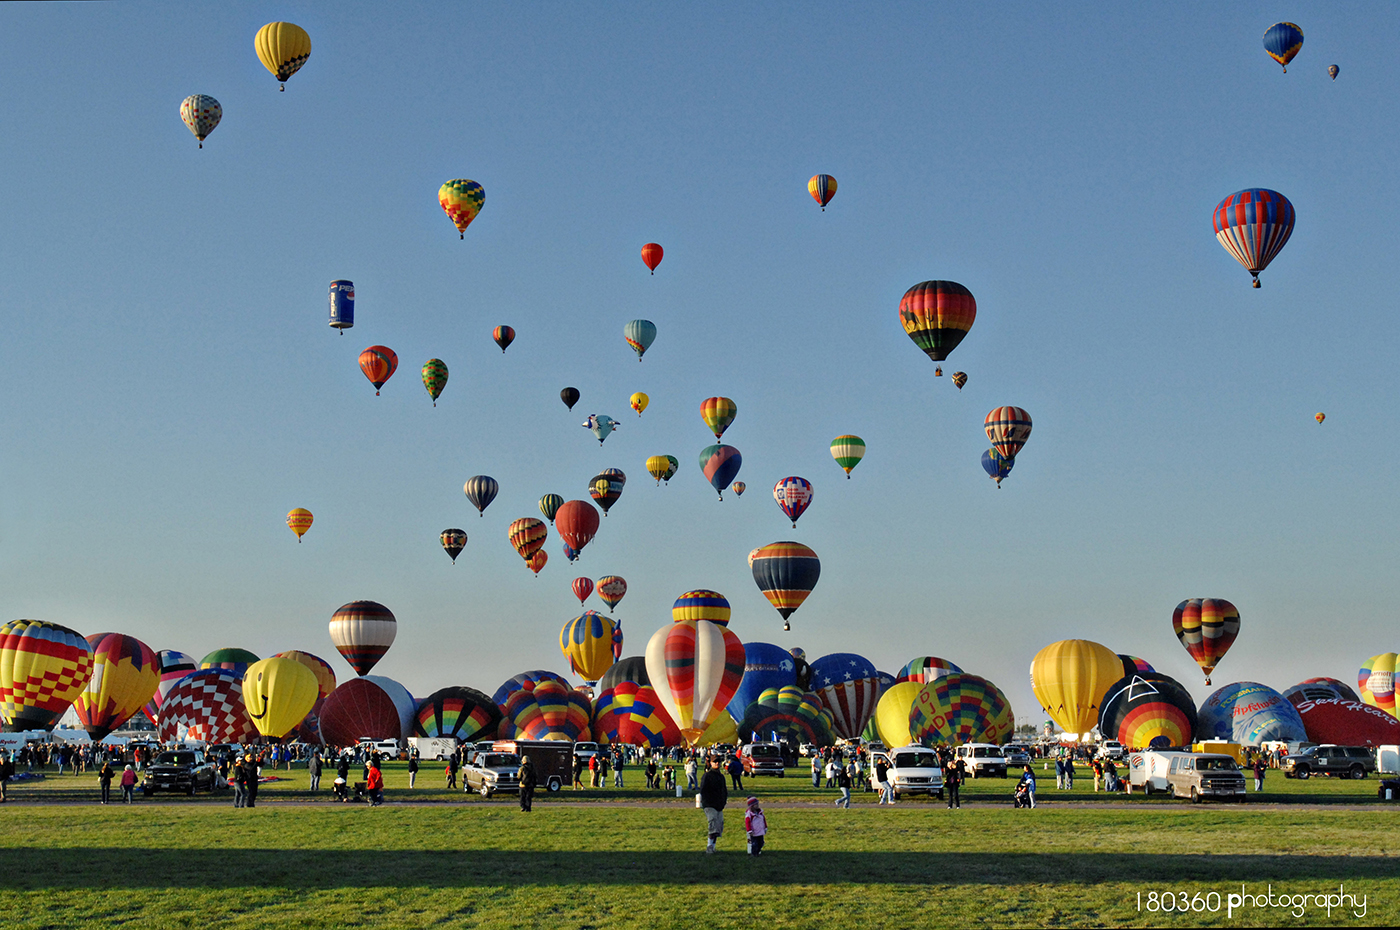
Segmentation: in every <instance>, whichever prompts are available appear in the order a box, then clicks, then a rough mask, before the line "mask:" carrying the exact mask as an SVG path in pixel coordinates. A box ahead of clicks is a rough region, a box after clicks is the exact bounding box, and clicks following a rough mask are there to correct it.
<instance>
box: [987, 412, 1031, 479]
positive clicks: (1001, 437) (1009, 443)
mask: <svg viewBox="0 0 1400 930" xmlns="http://www.w3.org/2000/svg"><path fill="white" fill-rule="evenodd" d="M982 426H983V427H984V428H985V429H986V431H987V438H988V439H990V440H991V441H992V448H993V449H995V450H996V451H997V453H998V454H1000V455H1001V457H1002V458H1007V459H1014V458H1015V457H1016V454H1017V453H1018V452H1020V451H1021V447H1022V446H1024V445H1025V444H1026V440H1027V439H1030V438H1031V415H1030V414H1029V413H1027V412H1026V411H1025V410H1023V409H1021V408H1020V407H996V408H994V409H992V410H991V411H989V412H988V413H987V417H986V419H985V420H983V421H982ZM1010 470H1011V469H1010V468H1009V467H1008V468H1007V471H1010Z"/></svg>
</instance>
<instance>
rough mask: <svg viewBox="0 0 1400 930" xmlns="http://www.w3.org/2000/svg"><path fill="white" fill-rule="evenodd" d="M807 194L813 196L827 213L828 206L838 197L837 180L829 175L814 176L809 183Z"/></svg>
mask: <svg viewBox="0 0 1400 930" xmlns="http://www.w3.org/2000/svg"><path fill="white" fill-rule="evenodd" d="M807 193H809V194H811V195H812V199H813V200H815V201H816V202H817V203H818V205H820V206H821V208H822V212H823V213H825V212H826V205H827V204H829V203H831V198H832V197H835V196H836V179H835V178H833V177H832V176H831V175H829V174H814V175H812V179H811V180H810V181H808V182H807Z"/></svg>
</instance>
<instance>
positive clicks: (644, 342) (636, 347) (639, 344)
mask: <svg viewBox="0 0 1400 930" xmlns="http://www.w3.org/2000/svg"><path fill="white" fill-rule="evenodd" d="M622 337H623V338H624V339H626V340H627V344H628V345H629V346H631V347H632V351H634V352H636V353H637V361H639V362H640V361H641V360H642V356H643V355H645V354H646V351H647V349H650V348H651V344H652V343H653V342H655V341H656V324H655V323H653V322H652V321H651V320H633V321H631V322H630V323H628V324H627V325H626V326H624V327H622ZM639 412H640V411H639Z"/></svg>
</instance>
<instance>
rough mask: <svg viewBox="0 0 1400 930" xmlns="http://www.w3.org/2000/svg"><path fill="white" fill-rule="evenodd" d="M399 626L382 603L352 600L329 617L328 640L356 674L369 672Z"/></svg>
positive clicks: (391, 641) (382, 655) (391, 642)
mask: <svg viewBox="0 0 1400 930" xmlns="http://www.w3.org/2000/svg"><path fill="white" fill-rule="evenodd" d="M398 627H399V625H398V621H397V620H395V619H394V614H393V612H392V611H391V610H389V608H387V607H385V606H384V605H383V604H377V603H375V602H374V601H351V602H350V603H349V604H346V605H345V606H343V607H341V608H340V609H339V610H337V611H336V612H335V614H334V615H333V616H332V617H331V623H330V634H331V642H332V643H334V644H335V648H336V650H337V651H338V652H339V653H340V654H341V655H342V656H344V657H345V661H346V662H349V663H350V666H351V667H352V668H353V669H354V670H355V673H356V674H358V675H368V674H369V670H370V669H372V668H374V666H375V665H376V664H377V663H378V662H379V660H380V659H382V658H384V653H386V652H388V651H389V647H390V646H392V645H393V644H394V635H395V634H396V633H397V632H398ZM323 724H324V721H323ZM362 735H367V734H362Z"/></svg>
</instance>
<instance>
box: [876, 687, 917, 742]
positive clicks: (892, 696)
mask: <svg viewBox="0 0 1400 930" xmlns="http://www.w3.org/2000/svg"><path fill="white" fill-rule="evenodd" d="M922 687H923V685H921V684H917V683H915V682H912V681H901V682H899V683H898V684H894V685H891V686H890V687H888V688H886V689H885V691H884V693H883V694H881V695H880V701H879V703H878V704H876V705H875V731H876V732H877V733H879V734H880V741H881V742H882V743H884V744H885V745H886V746H888V747H889V748H890V749H896V748H898V747H900V746H910V745H912V744H913V743H914V737H913V736H912V735H911V734H910V732H909V712H910V711H911V710H913V709H914V699H915V698H917V697H918V696H919V689H920V688H922Z"/></svg>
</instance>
